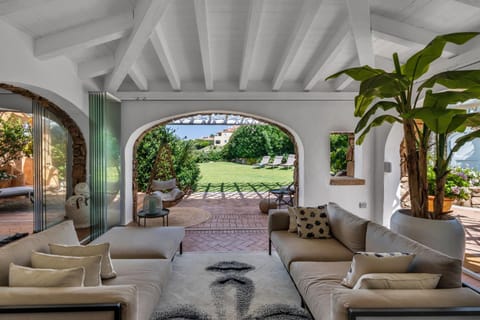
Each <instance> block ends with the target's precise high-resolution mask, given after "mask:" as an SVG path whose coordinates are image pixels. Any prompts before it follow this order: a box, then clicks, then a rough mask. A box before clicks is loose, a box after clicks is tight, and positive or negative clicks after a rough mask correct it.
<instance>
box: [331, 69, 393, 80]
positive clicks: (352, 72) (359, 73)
mask: <svg viewBox="0 0 480 320" xmlns="http://www.w3.org/2000/svg"><path fill="white" fill-rule="evenodd" d="M382 73H385V71H384V70H382V69H374V68H372V67H370V66H361V67H355V68H348V69H345V70H342V71H339V72H337V73H334V74H332V75H330V76H328V78H326V79H325V80H329V79H333V78H337V77H339V76H340V75H342V74H346V75H348V76H350V77H351V78H352V79H353V80H357V81H363V80H366V79H368V78H371V77H374V76H376V75H379V74H382Z"/></svg>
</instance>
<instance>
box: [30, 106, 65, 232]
mask: <svg viewBox="0 0 480 320" xmlns="http://www.w3.org/2000/svg"><path fill="white" fill-rule="evenodd" d="M33 141H34V143H33V159H34V189H35V192H34V194H35V195H34V231H40V230H44V229H46V228H48V227H50V226H52V225H54V224H57V223H59V222H61V221H63V220H64V219H65V200H66V199H67V197H68V196H69V195H71V194H72V186H71V182H70V180H71V179H70V177H71V166H72V158H71V154H72V151H71V150H72V139H71V136H70V134H69V133H68V130H67V129H66V128H65V127H64V126H63V125H62V124H61V121H60V119H58V118H57V117H56V116H55V115H54V114H53V113H51V112H49V111H48V110H46V109H45V108H43V107H42V106H41V105H40V104H39V103H37V102H36V101H33Z"/></svg>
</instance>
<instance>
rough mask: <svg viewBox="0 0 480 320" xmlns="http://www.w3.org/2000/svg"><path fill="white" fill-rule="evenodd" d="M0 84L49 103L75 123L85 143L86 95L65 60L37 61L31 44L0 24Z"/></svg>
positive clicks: (22, 35)
mask: <svg viewBox="0 0 480 320" xmlns="http://www.w3.org/2000/svg"><path fill="white" fill-rule="evenodd" d="M0 43H1V44H2V45H1V50H0V82H3V83H8V84H12V85H16V86H18V87H21V88H24V89H28V90H30V91H32V92H34V93H37V94H39V95H40V96H42V97H44V98H46V99H48V100H50V101H52V102H53V103H55V104H57V105H58V106H60V107H61V108H62V109H63V110H65V111H66V112H67V113H68V114H69V115H70V116H71V117H72V119H75V121H76V122H77V124H78V125H79V127H80V129H81V130H82V132H83V134H84V137H85V138H86V139H88V118H87V115H88V93H87V90H85V88H84V87H83V85H82V83H81V82H80V80H79V79H78V77H77V74H76V70H75V68H74V66H73V65H72V63H71V62H70V61H69V60H67V59H66V58H62V57H59V58H54V59H49V60H45V61H42V60H39V59H37V58H35V57H34V56H33V40H32V38H31V37H30V36H28V35H26V34H24V33H22V32H20V31H19V30H17V29H15V28H13V27H12V26H10V25H8V24H7V23H5V22H3V21H2V20H0Z"/></svg>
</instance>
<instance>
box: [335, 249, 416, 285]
mask: <svg viewBox="0 0 480 320" xmlns="http://www.w3.org/2000/svg"><path fill="white" fill-rule="evenodd" d="M413 258H414V256H413V255H411V254H409V253H402V252H389V253H375V252H357V253H356V254H355V255H354V256H353V259H352V265H351V266H350V269H349V270H348V273H347V275H346V277H345V278H344V279H343V280H342V284H343V285H344V286H346V287H349V288H353V287H354V286H355V284H356V283H357V280H358V279H359V278H360V277H361V276H362V275H364V274H366V273H380V272H386V273H391V272H396V273H400V272H407V270H408V266H409V265H410V263H411V262H412V260H413Z"/></svg>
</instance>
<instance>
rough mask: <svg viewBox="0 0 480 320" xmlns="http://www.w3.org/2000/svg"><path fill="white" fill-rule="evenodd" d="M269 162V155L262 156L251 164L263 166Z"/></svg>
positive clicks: (257, 166)
mask: <svg viewBox="0 0 480 320" xmlns="http://www.w3.org/2000/svg"><path fill="white" fill-rule="evenodd" d="M268 162H270V156H264V157H263V158H262V160H261V161H260V162H259V163H255V164H254V165H253V167H254V168H263V167H265V165H266V164H267V163H268Z"/></svg>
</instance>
